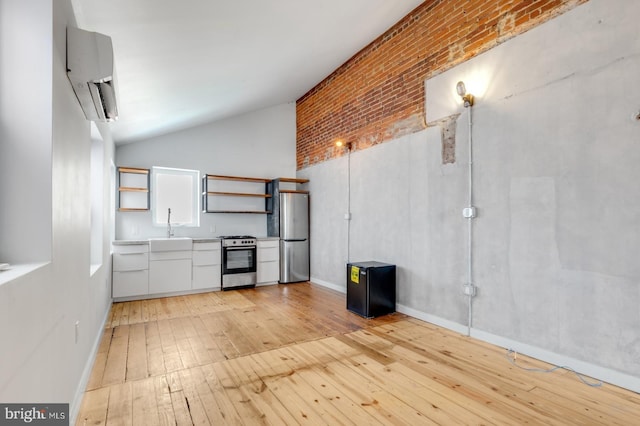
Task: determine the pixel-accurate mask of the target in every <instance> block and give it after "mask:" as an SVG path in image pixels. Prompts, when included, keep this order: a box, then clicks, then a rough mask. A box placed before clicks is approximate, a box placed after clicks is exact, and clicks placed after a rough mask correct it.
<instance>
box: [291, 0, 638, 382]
mask: <svg viewBox="0 0 640 426" xmlns="http://www.w3.org/2000/svg"><path fill="white" fill-rule="evenodd" d="M639 15H640V3H639V2H634V1H631V0H624V1H619V2H616V6H615V7H612V5H611V3H610V2H607V1H604V0H592V1H590V2H588V3H586V4H585V5H582V6H580V7H578V8H576V9H574V10H572V11H571V12H568V13H566V14H564V15H562V16H560V17H558V18H556V19H554V20H552V21H550V22H548V23H546V24H544V25H542V26H540V27H538V28H536V29H534V30H532V31H529V32H528V33H526V34H524V35H521V36H519V37H517V38H515V39H512V40H510V41H508V42H506V43H504V44H502V45H500V46H498V47H497V48H494V49H492V50H491V51H489V52H486V53H485V54H483V55H481V56H478V57H476V58H474V59H472V60H471V61H468V62H466V63H464V64H462V65H460V66H458V67H455V68H453V69H451V70H449V71H447V72H445V73H443V74H440V75H438V76H436V77H434V78H433V79H431V80H429V81H427V82H426V102H427V108H426V109H427V122H436V121H437V120H440V119H442V118H445V117H449V116H452V115H455V114H460V113H461V115H460V116H459V117H458V120H457V128H456V147H455V152H456V162H455V163H453V164H446V165H445V164H443V161H442V151H441V150H442V140H441V131H440V129H439V128H438V127H435V128H430V129H428V130H426V131H423V132H420V133H416V134H414V135H410V136H406V137H403V138H401V139H398V140H395V141H392V142H389V143H385V144H382V145H379V146H376V147H373V148H371V149H368V150H365V151H361V152H354V153H352V154H351V159H350V160H351V167H350V173H351V187H350V190H351V205H352V208H351V211H352V213H353V218H352V221H351V223H350V228H351V229H350V231H349V232H347V223H346V221H345V220H344V219H343V218H342V215H343V214H344V212H345V211H346V209H347V206H346V194H347V187H346V176H347V161H346V157H342V158H340V159H337V160H334V161H329V162H326V163H322V164H320V165H317V166H314V167H311V168H308V169H304V170H302V171H300V172H299V175H301V176H304V177H308V178H309V179H311V183H310V189H311V193H312V217H311V219H312V263H311V265H312V278H314V279H315V280H316V281H317V282H319V283H321V284H325V285H329V286H333V287H334V288H337V289H344V286H345V278H344V274H345V273H344V263H345V260H346V256H345V254H346V252H347V248H346V247H347V234H349V237H350V244H349V251H350V253H351V256H350V259H351V260H370V259H371V260H379V261H385V262H390V263H395V264H397V265H398V268H399V271H398V304H399V307H400V309H404V310H405V311H406V312H409V313H412V314H415V315H416V316H419V317H424V318H427V319H429V318H433V319H436V320H437V321H436V322H438V321H440V323H442V324H444V325H448V326H450V327H451V328H454V329H458V330H461V331H462V330H464V327H465V326H466V324H467V299H466V297H465V296H464V295H462V284H463V283H464V282H466V279H467V278H466V232H467V231H466V219H464V218H463V217H462V208H463V207H465V206H466V203H467V192H466V191H467V176H468V175H467V164H466V161H467V155H468V150H467V140H468V131H467V119H468V116H467V114H468V112H469V111H468V110H465V109H464V108H463V107H462V105H461V102H460V100H459V98H458V97H457V95H456V94H455V83H456V82H457V81H458V80H465V82H467V86H468V87H469V88H470V90H471V91H473V92H474V94H476V96H477V104H476V106H474V107H473V121H474V127H473V138H474V156H475V161H474V180H475V202H474V204H475V206H477V208H478V212H479V214H478V218H476V219H475V220H474V227H475V228H474V246H473V252H474V282H475V284H476V285H477V286H478V288H479V293H478V296H477V297H476V298H475V299H474V302H473V303H474V305H473V308H474V313H473V330H474V333H475V334H476V335H478V336H481V337H484V338H486V339H487V340H492V341H494V342H498V343H502V344H504V345H505V346H506V345H508V344H509V345H510V344H514V345H516V344H518V343H521V344H522V345H523V347H524V346H526V347H527V348H528V350H529V352H531V353H532V355H537V356H539V357H540V358H543V359H544V358H547V359H548V360H563V361H570V362H575V363H576V365H577V366H579V369H581V370H582V371H585V372H588V373H591V374H594V375H599V376H600V377H602V378H604V379H606V380H608V381H610V382H616V383H618V384H620V385H623V386H626V387H628V388H631V389H634V390H636V391H638V390H640V361H639V360H640V309H638V307H639V306H640V262H638V260H637V259H638V255H637V252H638V249H640V225H639V224H640V197H638V190H637V186H638V184H637V182H638V180H639V179H640V167H638V164H640V161H639V160H640V144H639V143H638V142H639V141H640V121H638V120H637V119H636V115H637V114H638V112H639V111H640V101H638V97H637V90H635V89H637V79H638V75H639V71H640V27H638V26H637V24H636V23H635V22H634V18H633V17H635V16H639ZM634 88H635V89H634ZM474 333H472V335H473V334H474Z"/></svg>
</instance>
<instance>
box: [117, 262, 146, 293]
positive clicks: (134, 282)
mask: <svg viewBox="0 0 640 426" xmlns="http://www.w3.org/2000/svg"><path fill="white" fill-rule="evenodd" d="M112 284H113V288H112V294H113V297H131V296H143V295H146V294H149V271H147V270H146V269H145V270H144V271H129V272H114V273H113V283H112Z"/></svg>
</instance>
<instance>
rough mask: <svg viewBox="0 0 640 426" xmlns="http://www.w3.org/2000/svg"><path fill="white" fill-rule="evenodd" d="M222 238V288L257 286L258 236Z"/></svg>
mask: <svg viewBox="0 0 640 426" xmlns="http://www.w3.org/2000/svg"><path fill="white" fill-rule="evenodd" d="M220 238H221V239H222V289H223V290H230V289H237V288H248V287H255V285H256V280H257V277H256V267H257V262H256V246H257V240H256V238H255V237H251V236H248V235H231V236H223V237H220Z"/></svg>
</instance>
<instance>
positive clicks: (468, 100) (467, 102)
mask: <svg viewBox="0 0 640 426" xmlns="http://www.w3.org/2000/svg"><path fill="white" fill-rule="evenodd" d="M456 91H457V92H458V95H460V97H461V98H462V100H463V101H464V107H465V108H467V107H472V106H473V95H472V94H471V93H467V88H466V87H465V85H464V81H459V82H458V84H456Z"/></svg>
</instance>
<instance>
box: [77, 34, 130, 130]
mask: <svg viewBox="0 0 640 426" xmlns="http://www.w3.org/2000/svg"><path fill="white" fill-rule="evenodd" d="M67 76H68V77H69V80H70V81H71V85H72V86H73V90H74V91H75V92H76V96H77V97H78V101H79V102H80V106H82V110H83V111H84V115H85V117H87V120H91V121H113V120H116V119H117V118H118V107H117V105H116V86H115V69H114V66H113V45H112V44H111V37H108V36H106V35H104V34H100V33H94V32H90V31H85V30H81V29H79V28H71V27H69V28H67Z"/></svg>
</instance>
